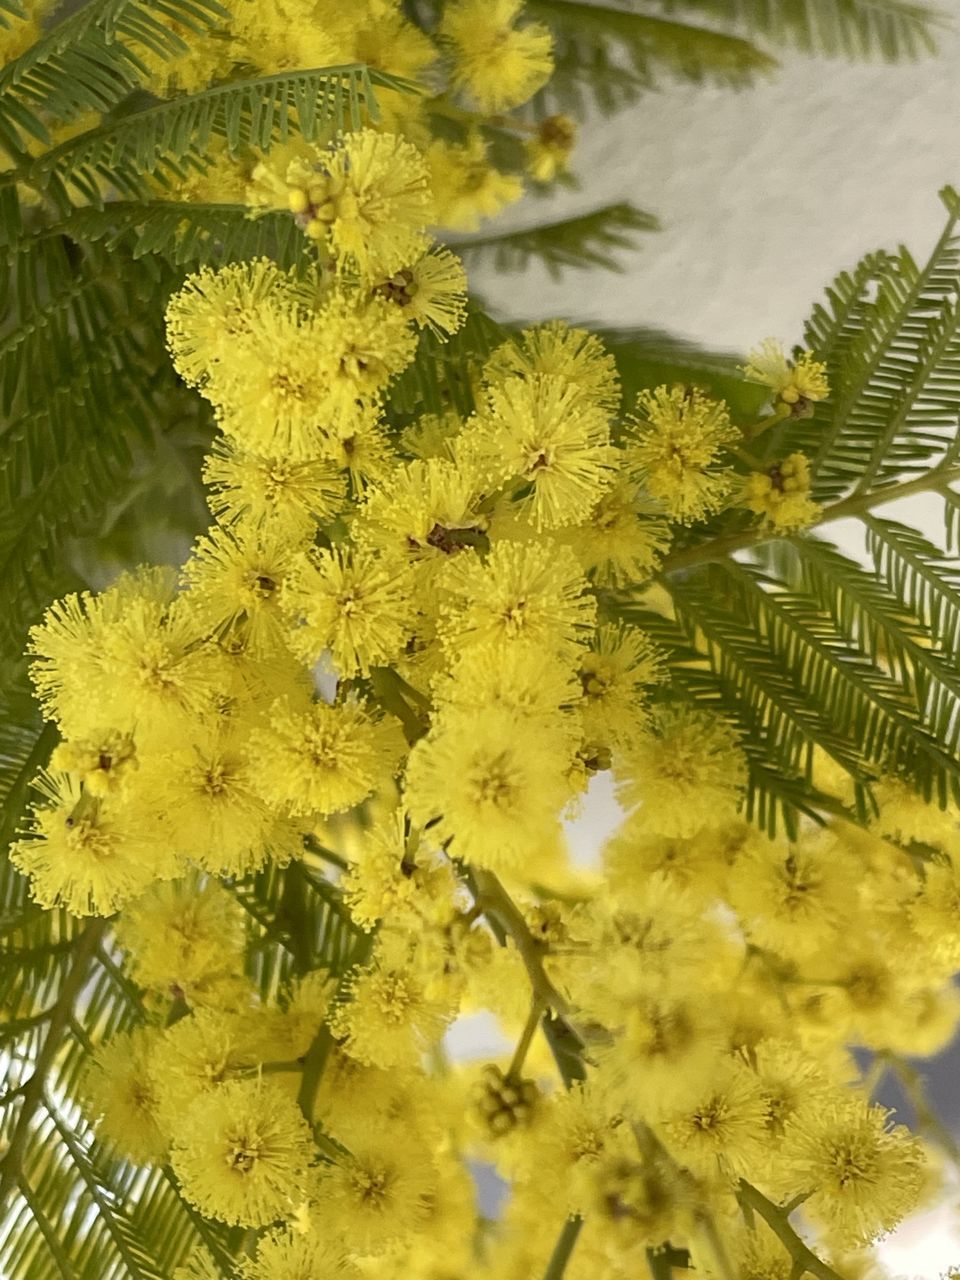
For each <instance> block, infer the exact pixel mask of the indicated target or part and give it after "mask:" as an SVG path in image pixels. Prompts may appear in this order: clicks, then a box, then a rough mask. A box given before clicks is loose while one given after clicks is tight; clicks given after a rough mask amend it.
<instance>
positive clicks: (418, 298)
mask: <svg viewBox="0 0 960 1280" xmlns="http://www.w3.org/2000/svg"><path fill="white" fill-rule="evenodd" d="M373 292H374V293H375V294H377V295H378V296H379V297H381V298H385V299H386V301H387V302H390V303H392V304H393V305H394V306H395V307H399V308H400V310H401V311H402V313H403V315H404V317H405V318H406V319H407V320H412V321H413V322H414V324H417V325H419V326H420V328H421V329H423V328H428V329H432V330H433V332H434V333H435V334H437V336H438V337H442V336H443V335H444V334H449V333H456V331H457V330H458V329H459V328H460V326H461V325H462V324H463V321H464V317H465V316H466V298H467V273H466V272H465V271H464V269H463V263H462V262H461V261H460V259H459V258H458V257H456V255H455V254H452V253H451V252H450V250H449V249H442V248H433V249H431V250H430V252H429V253H425V254H424V255H423V257H421V258H418V259H417V261H416V262H413V263H411V264H410V266H407V267H402V268H401V269H400V270H399V271H395V272H393V274H392V275H389V276H386V278H385V279H382V280H379V281H377V283H376V284H374V286H373Z"/></svg>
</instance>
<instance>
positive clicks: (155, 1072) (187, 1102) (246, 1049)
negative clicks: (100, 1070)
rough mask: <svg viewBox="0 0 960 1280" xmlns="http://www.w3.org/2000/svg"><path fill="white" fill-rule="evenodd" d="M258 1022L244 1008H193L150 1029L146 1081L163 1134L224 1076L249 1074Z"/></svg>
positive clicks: (256, 1058) (258, 1055)
mask: <svg viewBox="0 0 960 1280" xmlns="http://www.w3.org/2000/svg"><path fill="white" fill-rule="evenodd" d="M258 1021H259V1019H258V1017H257V1015H251V1012H250V1011H248V1010H247V1011H244V1012H242V1013H239V1014H238V1013H224V1012H221V1011H220V1010H219V1009H198V1010H197V1011H196V1012H194V1013H193V1014H191V1015H190V1016H188V1017H185V1018H180V1019H178V1021H176V1022H175V1023H173V1025H172V1026H170V1027H167V1029H166V1030H165V1031H163V1032H157V1033H155V1034H156V1043H155V1046H154V1049H153V1053H152V1054H151V1056H150V1061H149V1062H148V1064H147V1080H146V1083H147V1084H148V1085H149V1087H150V1089H151V1091H152V1093H153V1096H154V1098H155V1099H156V1114H157V1117H158V1119H159V1121H160V1123H161V1126H162V1128H163V1130H164V1132H165V1133H171V1132H173V1130H174V1129H175V1128H176V1127H177V1124H178V1122H179V1120H180V1117H181V1116H182V1115H183V1114H184V1112H185V1111H186V1110H187V1109H188V1107H190V1106H192V1105H193V1103H194V1102H196V1101H197V1100H198V1099H199V1098H201V1097H209V1096H211V1094H212V1092H213V1091H214V1090H215V1089H216V1088H217V1087H218V1086H219V1085H221V1084H223V1083H224V1082H225V1081H226V1080H229V1079H231V1078H234V1077H236V1076H238V1075H241V1074H243V1073H244V1072H246V1073H247V1074H249V1073H250V1072H251V1070H252V1069H253V1068H254V1067H255V1066H256V1064H257V1063H259V1062H260V1061H262V1058H263V1051H262V1049H261V1046H260V1045H259V1044H258V1042H257V1041H258Z"/></svg>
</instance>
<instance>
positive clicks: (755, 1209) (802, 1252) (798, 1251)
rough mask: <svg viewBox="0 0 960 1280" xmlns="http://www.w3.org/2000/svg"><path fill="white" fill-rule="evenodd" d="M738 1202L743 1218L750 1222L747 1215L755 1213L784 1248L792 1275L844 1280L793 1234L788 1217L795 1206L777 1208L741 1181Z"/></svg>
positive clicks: (820, 1279) (794, 1232)
mask: <svg viewBox="0 0 960 1280" xmlns="http://www.w3.org/2000/svg"><path fill="white" fill-rule="evenodd" d="M737 1199H738V1200H739V1201H740V1207H741V1209H742V1210H743V1212H744V1217H745V1218H747V1221H748V1222H749V1215H750V1213H758V1214H759V1215H760V1217H761V1218H762V1219H763V1220H764V1222H765V1223H766V1224H767V1226H768V1227H769V1228H770V1230H771V1231H772V1232H773V1234H774V1235H775V1236H776V1237H777V1239H778V1240H779V1241H780V1243H781V1244H782V1245H783V1247H784V1248H785V1249H786V1251H787V1253H789V1255H790V1257H791V1258H792V1259H793V1262H794V1271H793V1274H794V1275H796V1276H802V1275H804V1274H805V1273H809V1274H810V1275H812V1276H816V1277H817V1280H843V1277H842V1276H840V1275H838V1274H837V1272H836V1271H834V1270H833V1268H832V1267H828V1266H827V1264H826V1263H825V1262H822V1261H821V1260H820V1259H819V1258H818V1257H817V1255H816V1254H815V1253H814V1252H813V1250H812V1249H809V1248H808V1247H807V1245H805V1244H804V1242H803V1241H802V1240H801V1239H800V1237H799V1236H798V1235H797V1233H796V1231H794V1229H793V1227H792V1226H791V1225H790V1214H791V1213H792V1211H793V1208H796V1205H795V1204H794V1205H793V1206H792V1207H791V1206H790V1205H778V1204H774V1203H773V1201H772V1200H768V1199H767V1197H766V1196H765V1195H764V1194H763V1192H762V1191H758V1190H757V1188H756V1187H754V1186H752V1185H751V1184H750V1183H749V1182H746V1181H745V1180H744V1179H743V1178H741V1179H740V1184H739V1186H738V1187H737Z"/></svg>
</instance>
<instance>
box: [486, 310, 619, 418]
mask: <svg viewBox="0 0 960 1280" xmlns="http://www.w3.org/2000/svg"><path fill="white" fill-rule="evenodd" d="M537 374H547V375H548V376H549V377H551V378H561V379H563V380H564V381H565V382H567V383H569V384H570V385H571V386H573V387H576V388H577V390H579V391H580V392H582V394H583V397H584V399H585V400H587V401H588V402H589V403H590V404H595V405H597V406H598V407H599V408H601V409H603V410H604V412H605V413H607V414H612V413H614V412H615V411H616V409H617V408H618V407H619V404H620V378H619V375H618V373H617V362H616V360H615V359H614V358H613V356H612V355H611V353H610V352H609V351H607V350H606V349H605V347H604V345H603V343H602V342H601V341H600V339H599V338H598V337H597V336H596V335H595V334H592V333H588V332H587V330H586V329H574V328H571V327H570V325H568V324H566V323H565V322H564V321H563V320H548V321H547V322H546V323H545V324H538V325H534V326H533V327H532V328H529V329H524V330H523V332H522V333H521V334H520V335H519V337H517V338H514V339H512V340H511V341H510V342H505V343H504V344H503V345H502V346H500V347H497V349H496V351H494V353H493V355H492V356H491V357H490V359H489V360H488V361H487V363H486V364H485V365H484V367H483V376H484V380H485V381H486V382H487V383H489V384H490V385H491V386H499V385H500V384H501V383H503V382H505V381H506V380H507V379H508V378H515V377H523V378H535V377H536V375H537Z"/></svg>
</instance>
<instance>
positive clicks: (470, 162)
mask: <svg viewBox="0 0 960 1280" xmlns="http://www.w3.org/2000/svg"><path fill="white" fill-rule="evenodd" d="M426 161H427V168H428V170H429V173H430V186H431V188H432V189H433V195H434V201H435V203H436V210H437V222H438V223H439V224H440V226H442V227H449V228H450V229H451V230H454V231H476V230H477V229H478V227H479V226H480V222H481V220H482V219H483V218H492V217H493V216H494V215H495V214H498V213H499V212H500V210H501V209H503V208H504V207H505V206H506V205H508V204H513V203H514V201H516V200H519V199H520V197H521V195H522V194H523V181H522V179H520V178H519V177H517V175H516V174H512V173H509V174H508V173H501V172H500V170H499V169H497V168H496V167H495V166H494V165H492V164H491V163H490V160H489V158H488V148H487V144H486V142H485V141H484V139H483V136H482V134H481V133H480V131H479V129H474V130H471V132H470V133H469V134H468V135H467V140H466V142H464V143H454V142H447V141H445V140H444V139H442V138H438V139H436V141H434V142H431V144H430V146H429V147H428V148H427V153H426Z"/></svg>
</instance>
